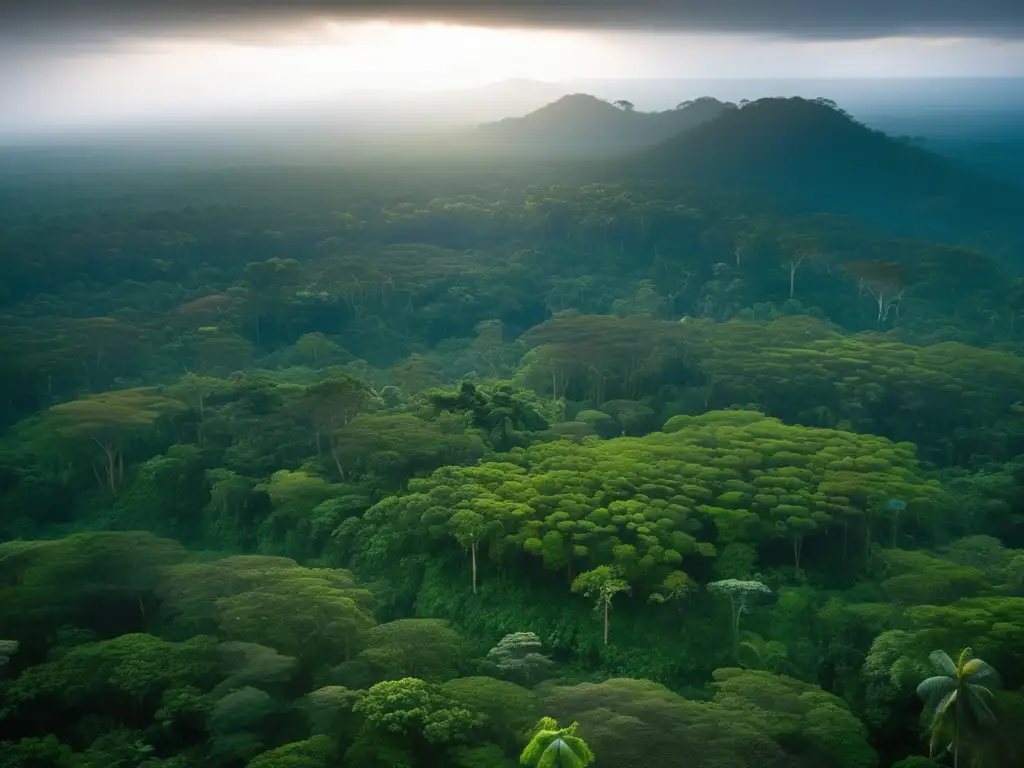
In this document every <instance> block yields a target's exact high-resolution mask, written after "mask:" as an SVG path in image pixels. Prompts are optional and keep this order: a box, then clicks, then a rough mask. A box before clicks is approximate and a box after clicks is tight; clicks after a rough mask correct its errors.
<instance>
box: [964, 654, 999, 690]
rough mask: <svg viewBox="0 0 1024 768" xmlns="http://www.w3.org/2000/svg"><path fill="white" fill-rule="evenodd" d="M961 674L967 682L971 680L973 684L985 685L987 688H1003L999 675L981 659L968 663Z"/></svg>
mask: <svg viewBox="0 0 1024 768" xmlns="http://www.w3.org/2000/svg"><path fill="white" fill-rule="evenodd" d="M961 674H962V675H963V678H964V679H965V680H966V679H970V681H971V682H972V683H976V684H978V685H984V686H986V687H987V688H1001V687H1002V685H1003V684H1002V681H1001V680H1000V679H999V673H998V672H996V671H995V669H994V668H993V667H992V665H991V664H989V663H987V662H984V661H982V660H981V659H971V660H970V661H968V662H967V663H966V664H964V667H963V670H962V671H961Z"/></svg>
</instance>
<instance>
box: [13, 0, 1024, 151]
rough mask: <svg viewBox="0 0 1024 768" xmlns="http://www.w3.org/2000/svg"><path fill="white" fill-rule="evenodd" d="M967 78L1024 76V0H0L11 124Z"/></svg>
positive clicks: (26, 126)
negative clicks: (486, 90)
mask: <svg viewBox="0 0 1024 768" xmlns="http://www.w3.org/2000/svg"><path fill="white" fill-rule="evenodd" d="M282 7H283V8H286V9H287V10H284V11H282V10H280V9H281V8H282ZM958 75H960V76H1024V0H966V1H965V2H960V1H958V0H629V1H628V2H617V1H616V0H528V1H524V0H518V1H515V0H513V1H512V2H509V0H459V1H455V2H453V1H452V0H449V2H446V3H437V2H432V0H399V1H398V2H394V1H392V0H372V1H371V0H335V2H329V1H328V0H322V1H321V2H316V1H315V0H299V1H298V2H294V1H292V2H274V1H273V0H143V2H139V1H138V0H131V1H130V2H129V0H105V1H97V0H30V1H29V2H19V3H13V2H11V3H5V4H3V5H2V6H0V104H2V105H3V108H2V110H0V135H3V134H4V133H11V132H14V131H20V132H25V131H28V130H44V129H52V128H56V127H73V126H88V125H97V126H98V125H105V124H106V125H114V124H120V123H126V122H132V121H138V120H140V119H145V118H148V119H165V118H168V117H184V116H195V115H202V114H209V113H215V112H218V111H219V112H224V111H230V110H235V109H240V108H243V107H250V108H251V107H258V106H272V105H280V104H288V103H292V104H294V103H297V102H298V103H315V102H317V101H324V100H326V99H328V98H330V97H332V96H334V97H335V98H336V97H337V94H338V93H339V92H344V91H350V90H352V89H356V88H359V89H364V90H367V89H369V90H372V91H383V90H389V91H396V90H401V89H409V88H415V89H419V90H423V89H438V88H440V89H448V88H463V87H472V86H476V85H482V84H485V83H487V82H493V81H497V80H502V79H506V78H533V79H541V80H551V81H564V80H575V79H581V78H610V77H673V78H675V77H695V78H710V77H736V78H750V77H776V78H786V77H922V76H929V77H932V76H947V77H948V76H958Z"/></svg>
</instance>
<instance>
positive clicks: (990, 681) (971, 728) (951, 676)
mask: <svg viewBox="0 0 1024 768" xmlns="http://www.w3.org/2000/svg"><path fill="white" fill-rule="evenodd" d="M928 658H929V659H931V662H932V664H933V665H934V666H935V669H936V670H937V671H938V672H939V674H938V675H935V676H934V677H929V678H928V679H927V680H924V681H922V682H921V684H920V685H919V686H917V695H918V696H920V697H921V698H922V699H923V700H924V702H925V707H926V709H925V711H926V712H930V713H931V723H930V725H929V730H930V732H931V744H930V751H931V754H932V755H934V754H935V753H936V751H937V750H938V749H939V748H940V747H942V752H950V753H952V755H953V768H959V767H960V757H961V755H964V756H965V757H966V758H967V759H968V761H969V764H970V765H975V764H976V763H977V760H978V757H979V755H980V753H981V751H982V748H983V746H984V741H985V734H986V731H990V730H991V729H992V728H993V727H994V726H995V724H996V716H995V713H994V712H993V711H992V704H993V703H994V702H995V694H993V693H992V688H994V687H998V686H999V685H1001V683H1000V680H999V674H998V673H997V672H996V671H995V669H993V668H992V666H990V665H989V664H987V663H986V662H984V661H982V660H981V659H978V658H974V657H973V653H972V652H971V649H970V648H964V649H963V650H962V651H961V652H960V656H959V658H957V660H956V662H955V663H954V661H953V660H952V659H951V658H950V657H949V656H948V655H947V654H946V652H945V651H932V653H931V654H930V655H929V657H928Z"/></svg>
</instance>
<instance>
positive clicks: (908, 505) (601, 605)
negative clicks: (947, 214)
mask: <svg viewBox="0 0 1024 768" xmlns="http://www.w3.org/2000/svg"><path fill="white" fill-rule="evenodd" d="M69 183H71V182H69ZM109 184H110V185H111V186H110V188H109V189H107V190H106V191H102V192H101V191H95V192H94V193H93V192H90V191H89V190H88V189H80V188H72V190H71V191H70V192H69V191H68V190H67V189H65V190H64V193H63V194H64V197H63V198H61V201H60V202H61V207H60V209H59V210H58V209H57V207H56V206H57V202H58V201H56V200H55V202H54V208H53V209H52V210H49V211H48V210H46V208H45V205H35V206H33V207H29V206H26V207H24V208H21V209H19V208H18V207H17V206H16V205H11V206H10V207H9V209H8V210H9V212H8V213H7V214H6V215H5V218H4V219H3V220H2V222H0V259H2V262H3V264H4V269H3V272H2V275H0V391H2V397H0V425H2V428H3V430H4V431H3V442H2V444H0V765H3V766H5V768H7V767H10V768H196V767H200V766H201V767H202V768H240V767H241V766H246V765H248V766H252V768H328V767H334V766H345V767H346V768H374V767H377V766H380V767H382V768H383V767H385V766H387V767H398V768H426V767H427V766H452V767H454V768H502V767H503V766H514V765H518V764H519V763H520V758H521V757H522V759H523V761H524V762H525V763H526V764H530V765H537V764H541V765H544V764H545V763H544V762H543V761H544V760H550V759H553V758H552V755H556V756H559V755H560V756H562V757H563V758H564V761H565V762H564V764H565V765H567V766H568V765H573V766H575V765H580V766H583V765H586V764H593V765H596V766H608V767H609V768H630V767H631V766H644V767H645V768H658V767H659V766H665V767H666V768H668V767H669V766H673V767H675V766H679V765H686V766H694V767H695V768H819V767H820V766H824V765H828V766H835V767H836V768H873V767H875V766H886V767H887V766H899V768H926V767H927V766H938V765H947V764H948V765H954V764H956V765H958V766H967V765H972V766H973V765H981V766H1011V765H1021V764H1024V695H1022V693H1021V691H1022V686H1024V357H1022V352H1024V317H1022V314H1024V282H1022V281H1021V279H1020V278H1017V277H1015V276H1014V272H1013V269H1012V267H1013V265H1012V264H1008V263H1006V262H1005V260H1003V252H1002V251H1000V248H999V246H998V233H986V234H985V237H984V238H980V239H979V241H978V242H977V243H975V244H973V245H968V244H949V243H942V242H928V241H925V240H911V239H895V238H893V237H891V236H889V235H882V234H878V233H874V232H872V231H870V230H867V229H865V228H864V227H862V226H860V225H858V224H857V223H855V222H854V221H852V220H847V219H844V218H841V217H836V216H824V215H817V216H809V217H805V218H786V217H782V216H780V215H774V214H758V213H756V212H751V210H750V209H749V208H747V207H745V206H744V205H741V204H739V203H737V202H736V201H734V200H731V199H729V198H727V197H723V196H716V195H712V194H709V193H706V192H699V191H687V190H683V189H680V188H679V187H677V186H674V185H669V184H665V185H652V184H628V185H627V184H620V185H613V184H608V185H598V184H590V185H586V184H585V185H571V184H563V185H538V184H533V185H532V186H531V185H529V184H528V183H526V182H524V181H523V180H522V179H519V180H518V181H517V180H516V179H515V178H514V176H509V177H506V178H503V179H502V180H501V182H500V183H490V184H486V183H480V182H478V181H475V180H473V179H471V178H469V177H468V176H467V177H466V178H464V179H462V178H461V177H460V179H455V180H453V179H452V178H451V177H445V178H444V179H441V178H439V179H437V180H433V181H432V180H430V179H429V178H426V179H424V178H419V177H417V178H406V179H403V178H401V177H398V176H396V175H389V174H381V175H380V176H379V177H378V178H377V180H376V182H373V183H369V182H367V180H366V179H365V178H364V177H361V176H358V175H356V174H354V173H353V174H350V175H349V176H345V175H344V174H342V173H340V172H337V173H335V174H334V176H332V177H331V179H330V180H328V177H327V176H326V175H324V174H323V173H314V172H310V173H308V174H306V175H302V174H289V173H285V172H281V173H264V174H263V175H260V174H259V173H257V172H256V171H248V172H244V173H243V172H239V173H238V174H236V175H234V176H230V175H223V174H222V175H211V176H210V177H205V178H203V179H202V180H201V182H199V186H201V187H202V189H201V190H198V191H197V192H196V194H195V195H194V196H189V197H187V198H183V197H181V196H180V189H179V188H177V187H172V186H171V185H170V183H168V186H167V188H166V189H167V190H171V191H164V192H162V191H161V188H160V187H159V185H158V184H153V185H152V186H151V187H149V188H147V189H141V188H135V192H134V193H132V192H131V189H132V187H131V184H130V183H129V181H127V180H123V179H122V180H120V181H111V182H109ZM118 185H122V186H118ZM176 189H177V190H179V191H174V190H176ZM119 190H121V191H119ZM225 190H232V191H231V194H225ZM122 192H123V194H122ZM90 194H94V195H95V197H94V199H95V202H94V204H92V205H89V204H88V200H89V199H90ZM133 194H134V196H133ZM72 197H73V198H74V201H73V202H70V198H72ZM965 649H967V650H965ZM962 652H963V653H962ZM982 660H984V661H982ZM996 670H998V673H1000V674H1001V678H1000V676H999V675H997V673H996ZM684 756H685V757H684ZM681 760H683V761H684V762H680V761H681ZM551 764H554V763H551Z"/></svg>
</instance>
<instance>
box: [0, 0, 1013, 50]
mask: <svg viewBox="0 0 1024 768" xmlns="http://www.w3.org/2000/svg"><path fill="white" fill-rule="evenodd" d="M311 16H338V17H346V16H347V17H377V18H380V17H385V16H386V17H390V18H395V19H424V18H427V19H436V20H445V21H452V22H462V23H472V24H493V25H504V26H525V27H555V28H577V29H641V30H651V29H660V30H665V31H693V32H761V33H766V34H777V35H783V36H789V37H802V38H823V39H837V38H865V37H878V36H886V35H939V34H942V35H965V36H982V37H999V38H1021V37H1024V0H447V1H446V2H444V1H437V0H291V1H289V0H13V1H12V2H8V3H4V4H3V6H2V9H0V30H2V32H0V34H3V33H6V34H3V36H4V37H5V38H7V39H8V40H17V39H21V40H22V41H23V42H24V41H31V40H40V39H42V40H50V41H55V40H57V39H61V38H64V39H66V40H68V41H71V40H72V39H78V40H80V41H82V42H86V43H87V42H89V41H93V42H100V41H103V40H105V39H109V38H110V37H117V36H122V35H127V34H140V33H141V34H146V33H151V32H154V31H164V32H166V31H173V32H186V31H187V32H193V31H199V32H215V33H218V34H225V33H231V32H232V31H233V32H234V33H235V34H238V33H240V32H244V33H246V34H252V33H255V34H257V35H261V36H266V35H269V36H270V37H271V38H273V36H274V34H275V31H276V30H279V29H280V28H281V25H282V23H283V22H292V23H294V22H297V21H300V20H302V19H303V18H307V19H308V18H310V17H311Z"/></svg>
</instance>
